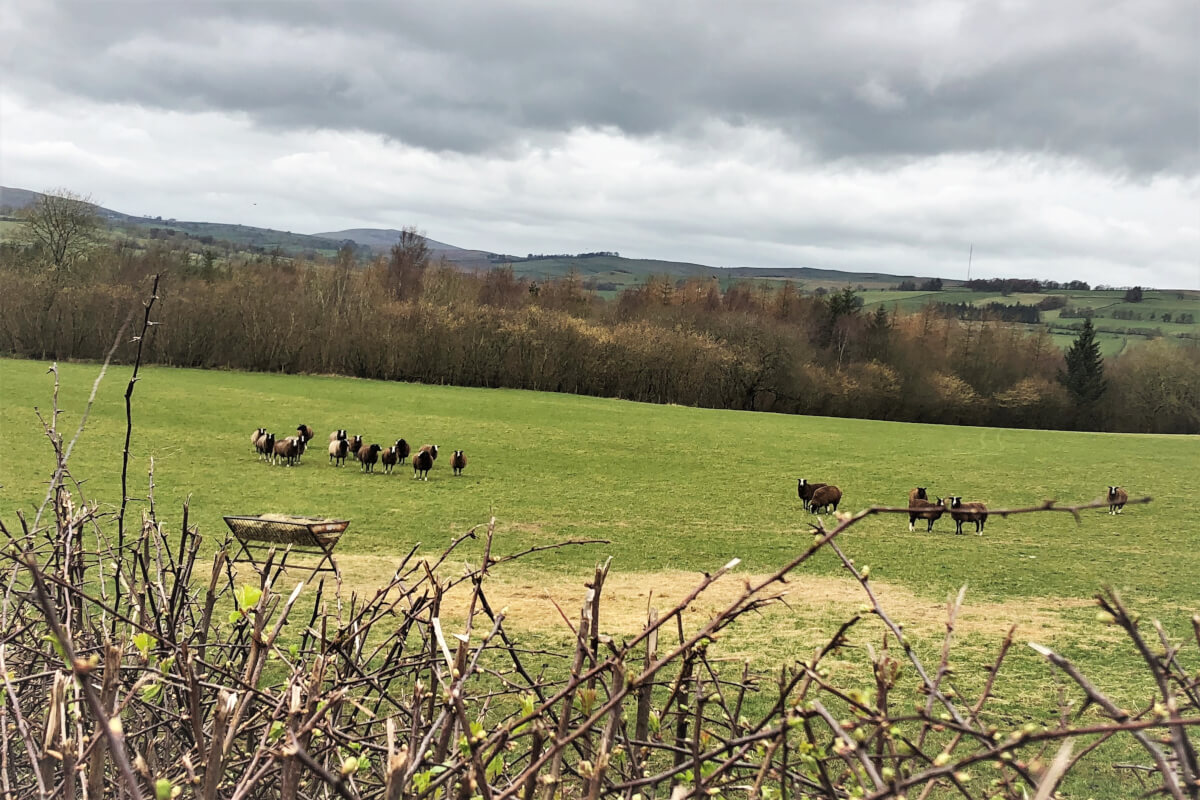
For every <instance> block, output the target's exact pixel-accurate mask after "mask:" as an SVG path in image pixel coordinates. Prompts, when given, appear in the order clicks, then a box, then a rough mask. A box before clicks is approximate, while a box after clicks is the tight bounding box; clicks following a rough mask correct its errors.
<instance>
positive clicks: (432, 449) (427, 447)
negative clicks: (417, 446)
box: [421, 444, 438, 461]
mask: <svg viewBox="0 0 1200 800" xmlns="http://www.w3.org/2000/svg"><path fill="white" fill-rule="evenodd" d="M421 452H422V453H429V457H430V458H431V459H432V460H434V461H437V456H438V446H437V445H436V444H423V445H421Z"/></svg>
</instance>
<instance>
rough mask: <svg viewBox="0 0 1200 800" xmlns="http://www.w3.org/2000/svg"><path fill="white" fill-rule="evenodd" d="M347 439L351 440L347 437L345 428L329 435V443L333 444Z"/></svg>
mask: <svg viewBox="0 0 1200 800" xmlns="http://www.w3.org/2000/svg"><path fill="white" fill-rule="evenodd" d="M347 438H349V437H347V436H346V429H345V428H339V429H338V430H336V431H334V432H333V433H331V434H329V441H331V442H336V441H337V440H338V439H347Z"/></svg>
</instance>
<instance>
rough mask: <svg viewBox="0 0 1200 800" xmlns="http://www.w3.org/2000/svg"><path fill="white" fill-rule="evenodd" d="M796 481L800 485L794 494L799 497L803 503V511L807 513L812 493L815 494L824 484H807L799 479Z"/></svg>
mask: <svg viewBox="0 0 1200 800" xmlns="http://www.w3.org/2000/svg"><path fill="white" fill-rule="evenodd" d="M798 480H799V481H800V484H799V486H797V487H796V494H798V495H800V500H801V502H803V503H804V510H805V511H808V509H809V501H811V500H812V496H813V492H815V491H816V490H817V489H820V488H821V487H822V486H824V485H825V484H823V483H809V482H808V481H806V480H805V479H804V478H799V479H798Z"/></svg>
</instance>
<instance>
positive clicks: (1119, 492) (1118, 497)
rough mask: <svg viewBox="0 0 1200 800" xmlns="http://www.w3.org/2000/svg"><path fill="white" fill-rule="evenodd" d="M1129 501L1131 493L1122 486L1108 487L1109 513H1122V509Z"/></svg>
mask: <svg viewBox="0 0 1200 800" xmlns="http://www.w3.org/2000/svg"><path fill="white" fill-rule="evenodd" d="M1128 502H1129V493H1128V492H1126V491H1125V490H1124V489H1122V488H1121V487H1120V486H1110V487H1108V513H1110V514H1120V513H1121V509H1123V508H1125V504H1126V503H1128Z"/></svg>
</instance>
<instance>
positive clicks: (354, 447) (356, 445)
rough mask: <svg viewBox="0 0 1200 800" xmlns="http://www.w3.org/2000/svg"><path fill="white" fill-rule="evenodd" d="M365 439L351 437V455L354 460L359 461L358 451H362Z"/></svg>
mask: <svg viewBox="0 0 1200 800" xmlns="http://www.w3.org/2000/svg"><path fill="white" fill-rule="evenodd" d="M362 446H363V438H362V437H361V436H351V437H350V455H352V456H354V460H355V461H357V460H358V451H359V450H361V449H362Z"/></svg>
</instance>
